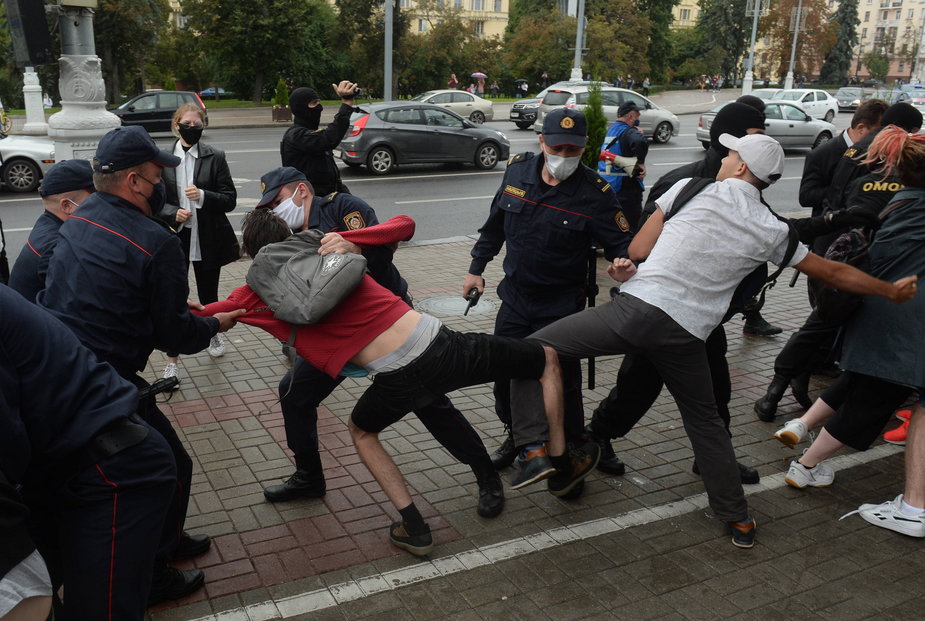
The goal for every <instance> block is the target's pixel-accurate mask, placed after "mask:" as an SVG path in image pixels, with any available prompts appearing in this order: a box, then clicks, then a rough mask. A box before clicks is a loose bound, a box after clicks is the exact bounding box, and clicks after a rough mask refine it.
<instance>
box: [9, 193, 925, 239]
mask: <svg viewBox="0 0 925 621" xmlns="http://www.w3.org/2000/svg"><path fill="white" fill-rule="evenodd" d="M914 202H915V199H914V198H904V199H902V200H899V201H893V202H892V203H890V204H889V205H887V206H886V207H884V208H883V211H881V212H880V215H879V216H878V217H879V218H880V222H883V221H884V220H886V218H887V216H889V215H890V214H891V213H893V212H894V211H896V210H897V209H901V208H903V207H905V206H906V205H908V204H909V203H914ZM0 231H2V229H0Z"/></svg>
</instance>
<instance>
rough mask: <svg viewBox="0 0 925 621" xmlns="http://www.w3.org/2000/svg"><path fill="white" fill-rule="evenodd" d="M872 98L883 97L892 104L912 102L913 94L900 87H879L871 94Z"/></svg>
mask: <svg viewBox="0 0 925 621" xmlns="http://www.w3.org/2000/svg"><path fill="white" fill-rule="evenodd" d="M870 98H871V99H882V100H883V101H885V102H887V103H888V104H890V105H891V106H892V105H893V104H894V103H900V102H906V103H912V95H911V94H909V93H907V92H906V91H904V90H902V89H898V88H878V89H877V90H875V91H874V92H873V93H871V96H870Z"/></svg>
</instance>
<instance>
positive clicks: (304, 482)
mask: <svg viewBox="0 0 925 621" xmlns="http://www.w3.org/2000/svg"><path fill="white" fill-rule="evenodd" d="M325 491H326V490H325V484H324V474H323V473H320V472H319V474H312V473H311V472H307V471H305V470H296V471H295V474H293V475H292V476H291V477H289V478H288V479H287V480H286V482H285V483H283V484H282V485H271V486H270V487H267V488H264V490H263V495H264V497H265V498H266V499H267V500H269V501H270V502H282V501H284V500H293V499H295V498H321V497H322V496H324V494H325Z"/></svg>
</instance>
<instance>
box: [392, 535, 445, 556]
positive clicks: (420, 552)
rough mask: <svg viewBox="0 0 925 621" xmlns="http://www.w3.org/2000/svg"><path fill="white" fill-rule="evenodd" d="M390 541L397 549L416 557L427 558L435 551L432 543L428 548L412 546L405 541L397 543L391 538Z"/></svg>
mask: <svg viewBox="0 0 925 621" xmlns="http://www.w3.org/2000/svg"><path fill="white" fill-rule="evenodd" d="M389 541H391V542H392V545H393V546H395V547H396V548H401V549H402V550H404V551H405V552H410V553H411V554H413V555H415V556H427V555H428V554H429V553H430V551H431V550H433V549H434V544H433V543H430V544H429V545H426V546H416V545H414V544H411V543H408V542H405V541H396V540H395V539H392V538H391V537H389Z"/></svg>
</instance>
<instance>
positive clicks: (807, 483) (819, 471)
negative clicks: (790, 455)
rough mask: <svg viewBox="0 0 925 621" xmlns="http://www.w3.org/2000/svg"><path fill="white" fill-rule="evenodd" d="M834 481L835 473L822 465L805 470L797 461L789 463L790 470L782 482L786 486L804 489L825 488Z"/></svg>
mask: <svg viewBox="0 0 925 621" xmlns="http://www.w3.org/2000/svg"><path fill="white" fill-rule="evenodd" d="M834 480H835V472H834V471H833V470H832V469H831V468H829V467H828V466H826V465H825V464H824V463H821V462H820V463H818V464H816V467H815V468H807V467H806V466H804V465H803V464H801V463H800V462H798V461H792V462H790V470H788V471H787V476H785V477H784V481H785V482H786V483H787V484H788V485H792V486H793V487H797V488H799V489H803V488H804V487H827V486H829V485H831V484H832V481H834Z"/></svg>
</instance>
